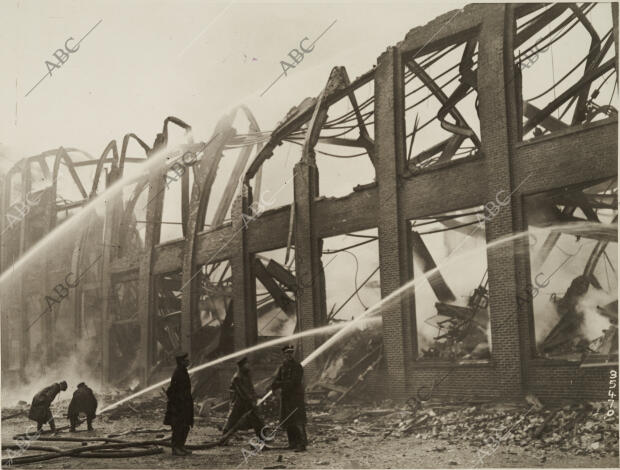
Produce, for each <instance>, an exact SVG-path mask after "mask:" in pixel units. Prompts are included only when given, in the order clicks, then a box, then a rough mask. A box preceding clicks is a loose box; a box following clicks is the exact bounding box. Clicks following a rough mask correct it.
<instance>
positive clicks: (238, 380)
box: [222, 357, 264, 440]
mask: <svg viewBox="0 0 620 470" xmlns="http://www.w3.org/2000/svg"><path fill="white" fill-rule="evenodd" d="M256 402H257V400H256V392H255V391H254V385H253V384H252V378H251V377H250V367H249V365H248V358H247V357H244V358H242V359H240V360H239V361H237V371H236V372H235V375H233V378H232V380H231V382H230V411H229V412H228V418H227V419H226V424H225V425H224V428H223V429H222V434H226V433H227V432H228V431H230V429H231V428H232V427H233V426H235V424H237V423H238V421H239V420H240V419H241V418H242V416H243V415H244V414H245V413H247V412H248V411H251V413H250V414H249V415H248V416H247V417H246V418H245V420H244V421H243V422H242V423H240V424H239V426H238V427H237V429H242V430H245V429H254V433H255V434H256V436H257V437H258V438H259V440H262V436H261V431H262V429H263V427H264V423H263V421H262V420H261V418H260V416H259V415H258V411H257V409H256Z"/></svg>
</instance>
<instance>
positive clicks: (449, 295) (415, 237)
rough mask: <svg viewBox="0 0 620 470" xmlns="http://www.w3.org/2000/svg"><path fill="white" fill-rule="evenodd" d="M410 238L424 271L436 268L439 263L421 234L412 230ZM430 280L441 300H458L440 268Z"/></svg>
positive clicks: (415, 254) (413, 250)
mask: <svg viewBox="0 0 620 470" xmlns="http://www.w3.org/2000/svg"><path fill="white" fill-rule="evenodd" d="M410 240H411V248H412V252H413V256H414V258H416V257H417V258H418V260H419V262H420V267H421V269H422V272H424V273H427V272H428V271H431V270H433V269H436V268H437V264H435V260H434V259H433V256H432V255H431V253H430V251H428V248H427V247H426V244H425V243H424V240H422V237H421V236H420V234H419V233H418V232H416V231H415V230H412V231H411V234H410ZM428 282H429V284H430V285H431V288H432V289H433V292H434V293H435V295H436V296H437V298H438V299H439V300H440V301H441V302H453V301H455V300H456V297H455V296H454V293H453V292H452V290H451V289H450V287H449V286H448V284H447V283H446V281H445V279H444V278H443V276H442V275H441V272H440V271H439V270H437V272H436V273H435V274H434V275H432V276H431V277H430V278H429V279H428Z"/></svg>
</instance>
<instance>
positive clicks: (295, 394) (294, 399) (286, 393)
mask: <svg viewBox="0 0 620 470" xmlns="http://www.w3.org/2000/svg"><path fill="white" fill-rule="evenodd" d="M303 378H304V368H303V366H302V365H301V364H300V363H299V362H297V361H296V360H295V359H292V360H290V361H286V362H285V363H284V364H282V365H281V366H280V368H279V369H278V372H277V373H276V378H275V380H274V381H273V383H272V385H271V388H272V389H273V390H277V389H281V390H282V398H281V400H280V422H282V421H284V420H286V421H287V423H291V424H306V403H305V400H304V383H303ZM291 413H293V414H291ZM289 415H290V416H289Z"/></svg>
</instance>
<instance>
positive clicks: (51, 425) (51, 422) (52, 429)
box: [50, 419, 56, 432]
mask: <svg viewBox="0 0 620 470" xmlns="http://www.w3.org/2000/svg"><path fill="white" fill-rule="evenodd" d="M50 430H51V431H52V432H56V423H54V420H53V419H51V420H50Z"/></svg>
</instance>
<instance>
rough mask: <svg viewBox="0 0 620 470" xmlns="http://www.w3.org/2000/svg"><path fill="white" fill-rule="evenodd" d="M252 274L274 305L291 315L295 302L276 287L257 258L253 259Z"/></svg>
mask: <svg viewBox="0 0 620 470" xmlns="http://www.w3.org/2000/svg"><path fill="white" fill-rule="evenodd" d="M254 273H255V274H256V278H257V279H258V280H259V281H260V282H261V284H262V285H263V286H265V289H267V291H268V292H269V294H270V295H271V297H272V298H273V300H274V302H275V303H276V305H277V306H278V307H280V308H281V309H282V310H283V311H284V312H286V313H287V314H291V313H292V312H293V309H294V307H295V302H293V300H292V299H291V298H290V297H289V296H288V295H286V293H285V292H284V291H283V290H282V289H281V288H280V286H278V284H277V283H276V282H275V281H274V279H273V277H271V275H270V274H269V272H268V271H267V269H265V265H264V264H263V262H262V261H261V260H260V259H258V258H255V259H254Z"/></svg>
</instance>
